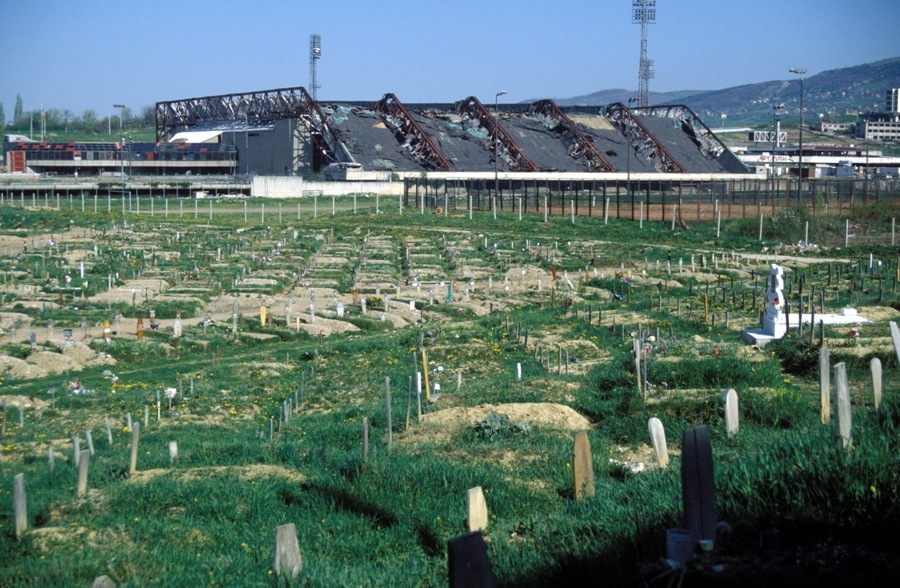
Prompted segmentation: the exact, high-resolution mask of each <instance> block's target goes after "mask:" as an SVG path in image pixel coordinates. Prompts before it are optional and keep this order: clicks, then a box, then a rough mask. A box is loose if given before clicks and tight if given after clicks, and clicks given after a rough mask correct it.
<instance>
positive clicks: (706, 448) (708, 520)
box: [681, 425, 716, 541]
mask: <svg viewBox="0 0 900 588" xmlns="http://www.w3.org/2000/svg"><path fill="white" fill-rule="evenodd" d="M681 447H682V454H681V492H682V497H683V500H684V528H685V529H690V531H691V532H692V534H693V538H694V541H698V540H701V539H704V540H710V541H713V540H715V538H716V481H715V477H714V473H713V460H712V447H711V446H710V443H709V430H708V429H707V428H706V425H698V426H696V427H693V428H691V429H685V430H684V433H683V434H682V436H681Z"/></svg>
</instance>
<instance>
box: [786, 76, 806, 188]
mask: <svg viewBox="0 0 900 588" xmlns="http://www.w3.org/2000/svg"><path fill="white" fill-rule="evenodd" d="M788 71H789V72H790V73H792V74H797V75H799V76H800V141H799V143H800V163H799V166H800V167H799V169H798V175H799V176H800V177H799V180H798V181H797V204H800V198H801V196H802V194H803V74H805V73H806V68H805V67H792V68H791V69H789V70H788Z"/></svg>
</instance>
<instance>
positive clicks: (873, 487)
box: [869, 484, 878, 494]
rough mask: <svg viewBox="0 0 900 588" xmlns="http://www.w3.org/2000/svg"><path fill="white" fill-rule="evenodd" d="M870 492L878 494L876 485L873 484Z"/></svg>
mask: <svg viewBox="0 0 900 588" xmlns="http://www.w3.org/2000/svg"><path fill="white" fill-rule="evenodd" d="M869 492H871V493H872V494H875V493H876V492H878V489H877V488H875V485H874V484H873V485H872V486H869Z"/></svg>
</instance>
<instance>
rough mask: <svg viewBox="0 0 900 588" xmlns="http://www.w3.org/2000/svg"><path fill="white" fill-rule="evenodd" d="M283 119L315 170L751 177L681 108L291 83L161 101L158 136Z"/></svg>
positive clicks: (695, 118) (688, 111) (697, 119)
mask: <svg viewBox="0 0 900 588" xmlns="http://www.w3.org/2000/svg"><path fill="white" fill-rule="evenodd" d="M287 118H293V119H297V120H299V121H300V122H301V123H302V126H303V127H304V128H305V130H306V133H307V135H308V138H309V139H308V140H309V141H310V142H311V144H312V147H313V149H312V152H313V162H312V165H313V167H314V169H316V170H320V169H322V168H323V167H324V166H326V165H328V164H330V163H356V164H361V165H362V166H363V168H364V169H367V170H388V171H396V172H407V173H409V172H423V171H459V172H484V171H493V170H495V169H499V170H501V171H504V172H590V173H598V174H602V173H607V172H624V171H626V170H627V171H629V172H635V173H709V174H715V173H727V174H734V173H749V170H748V169H747V167H746V166H745V165H744V164H743V163H742V162H741V161H740V160H739V159H738V158H737V157H736V156H735V155H734V154H733V153H731V152H730V151H729V150H728V148H727V147H725V145H724V144H723V143H722V142H721V141H719V139H718V138H717V137H716V136H715V134H714V133H713V132H712V130H711V129H709V127H707V126H706V125H705V124H704V123H703V121H702V120H701V119H700V118H699V117H698V116H697V115H696V114H695V113H694V112H693V111H691V109H690V108H688V107H687V106H684V105H674V106H653V107H645V108H628V107H626V106H625V105H624V104H621V103H616V104H610V105H606V106H602V107H601V106H597V107H586V106H579V107H569V108H561V107H559V106H557V105H556V104H555V103H554V102H553V101H551V100H540V101H538V102H534V103H532V104H503V105H499V106H498V108H497V109H496V111H492V110H491V109H489V108H487V107H485V106H484V105H483V104H482V103H481V102H480V101H479V100H478V99H477V98H475V97H474V96H473V97H469V98H466V99H464V100H461V101H459V102H456V103H453V104H409V105H404V104H403V103H401V102H400V100H399V99H398V98H397V97H396V96H394V95H393V94H385V95H384V96H383V97H382V98H381V99H380V100H379V101H377V102H348V101H321V102H316V101H314V100H312V98H311V97H310V95H309V94H308V93H307V91H306V90H305V89H304V88H302V87H296V88H283V89H277V90H265V91H260V92H249V93H241V94H228V95H221V96H208V97H204V98H190V99H184V100H176V101H170V102H158V103H157V104H156V122H157V125H156V126H157V140H158V141H167V140H169V139H171V138H172V137H173V136H175V135H176V133H178V132H180V131H191V130H193V129H198V130H199V128H209V126H210V125H215V124H220V123H242V124H244V125H250V124H252V125H262V124H266V123H270V122H272V121H275V120H281V119H287ZM495 154H496V160H495ZM495 166H496V167H495Z"/></svg>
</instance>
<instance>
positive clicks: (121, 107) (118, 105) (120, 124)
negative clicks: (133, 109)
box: [113, 104, 125, 135]
mask: <svg viewBox="0 0 900 588" xmlns="http://www.w3.org/2000/svg"><path fill="white" fill-rule="evenodd" d="M113 108H118V109H119V134H120V135H121V134H122V112H123V111H124V110H125V105H124V104H113Z"/></svg>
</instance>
